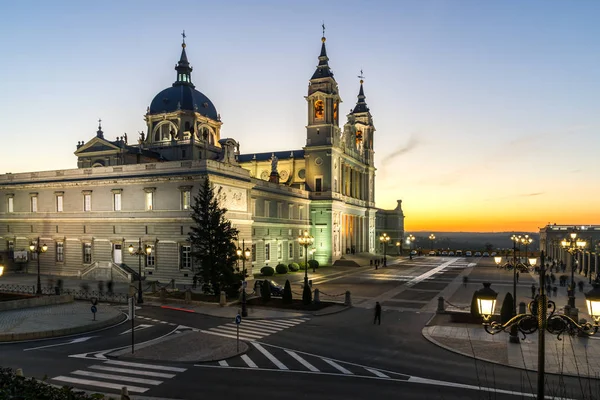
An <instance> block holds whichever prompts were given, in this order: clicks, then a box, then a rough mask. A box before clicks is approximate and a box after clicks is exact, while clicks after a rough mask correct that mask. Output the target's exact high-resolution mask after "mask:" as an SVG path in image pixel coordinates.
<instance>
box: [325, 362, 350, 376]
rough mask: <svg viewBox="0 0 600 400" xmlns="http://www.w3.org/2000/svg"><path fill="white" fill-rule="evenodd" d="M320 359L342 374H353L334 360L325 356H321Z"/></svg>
mask: <svg viewBox="0 0 600 400" xmlns="http://www.w3.org/2000/svg"><path fill="white" fill-rule="evenodd" d="M322 360H323V361H325V362H326V363H327V364H329V365H331V366H332V367H333V368H335V369H337V370H338V371H340V372H341V373H343V374H346V375H354V374H353V373H352V372H350V371H348V370H347V369H346V368H344V367H342V366H341V365H340V364H338V363H336V362H335V361H332V360H328V359H327V358H323V359H322Z"/></svg>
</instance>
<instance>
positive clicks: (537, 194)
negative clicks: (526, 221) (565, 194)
mask: <svg viewBox="0 0 600 400" xmlns="http://www.w3.org/2000/svg"><path fill="white" fill-rule="evenodd" d="M544 194H545V192H533V193H521V194H514V195H511V196H501V197H489V198H487V199H483V201H498V200H508V199H514V198H517V197H535V196H542V195H544Z"/></svg>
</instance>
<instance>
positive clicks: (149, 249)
mask: <svg viewBox="0 0 600 400" xmlns="http://www.w3.org/2000/svg"><path fill="white" fill-rule="evenodd" d="M129 254H130V255H132V256H137V257H138V275H139V278H138V300H137V302H138V304H142V303H143V302H144V298H143V297H142V257H148V256H149V255H150V254H152V247H151V246H145V248H144V249H142V238H140V239H139V241H138V248H137V250H136V249H135V248H134V247H133V245H132V244H131V245H129Z"/></svg>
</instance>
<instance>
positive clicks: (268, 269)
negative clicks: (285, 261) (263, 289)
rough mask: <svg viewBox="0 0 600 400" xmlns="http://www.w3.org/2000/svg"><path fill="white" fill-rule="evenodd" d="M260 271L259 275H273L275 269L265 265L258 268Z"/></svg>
mask: <svg viewBox="0 0 600 400" xmlns="http://www.w3.org/2000/svg"><path fill="white" fill-rule="evenodd" d="M260 273H261V275H264V276H273V275H275V270H274V269H273V267H269V266H268V265H267V266H264V267H262V268H261V269H260Z"/></svg>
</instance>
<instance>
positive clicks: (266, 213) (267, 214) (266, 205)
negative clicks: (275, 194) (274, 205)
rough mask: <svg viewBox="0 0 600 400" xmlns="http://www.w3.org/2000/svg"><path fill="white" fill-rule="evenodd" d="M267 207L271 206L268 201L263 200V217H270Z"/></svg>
mask: <svg viewBox="0 0 600 400" xmlns="http://www.w3.org/2000/svg"><path fill="white" fill-rule="evenodd" d="M269 207H271V204H270V202H269V201H267V200H265V217H267V218H268V217H270V216H271V215H270V213H269Z"/></svg>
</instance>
